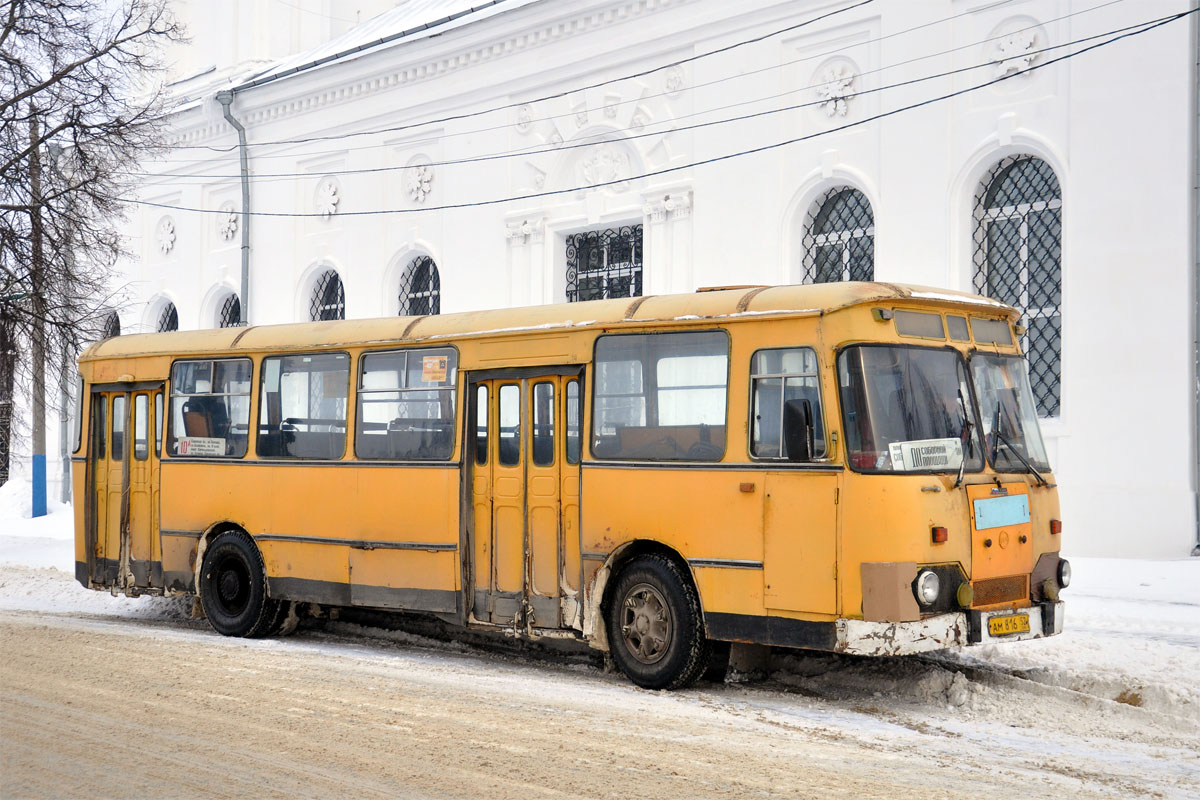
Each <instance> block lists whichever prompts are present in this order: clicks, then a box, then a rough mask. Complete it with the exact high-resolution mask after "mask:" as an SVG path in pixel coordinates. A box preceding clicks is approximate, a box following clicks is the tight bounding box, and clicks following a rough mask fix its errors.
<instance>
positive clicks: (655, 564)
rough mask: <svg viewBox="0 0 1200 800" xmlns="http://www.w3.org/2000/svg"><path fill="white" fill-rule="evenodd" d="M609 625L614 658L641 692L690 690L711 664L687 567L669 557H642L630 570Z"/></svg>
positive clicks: (612, 608) (621, 578)
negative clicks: (685, 569)
mask: <svg viewBox="0 0 1200 800" xmlns="http://www.w3.org/2000/svg"><path fill="white" fill-rule="evenodd" d="M607 623H608V642H609V647H610V649H611V650H612V656H613V659H614V660H615V661H616V662H617V666H618V667H620V668H621V671H622V672H624V673H625V675H626V676H627V677H628V678H629V679H630V680H631V681H633V682H634V683H636V684H637V685H638V686H641V687H642V688H645V689H679V688H682V687H685V686H689V685H691V684H692V683H694V682H695V680H696V679H697V678H699V677H700V675H701V674H702V673H703V672H704V670H705V668H706V667H707V666H708V649H709V648H708V640H707V638H706V637H705V636H704V622H703V620H702V618H701V615H700V598H699V596H698V595H697V594H696V589H695V587H694V586H693V585H692V582H691V581H690V580H689V579H688V576H687V575H686V574H685V573H684V571H683V569H682V568H681V567H680V566H679V565H678V564H676V563H675V562H674V561H672V560H671V559H669V558H667V557H665V556H661V555H644V556H639V557H637V558H635V559H633V560H632V561H630V562H629V564H627V565H626V566H625V568H624V569H623V570H622V571H621V573H620V576H619V577H618V578H617V583H616V585H615V587H614V589H613V594H612V603H611V605H610V607H609V611H608V619H607Z"/></svg>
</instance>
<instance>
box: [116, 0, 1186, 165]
mask: <svg viewBox="0 0 1200 800" xmlns="http://www.w3.org/2000/svg"><path fill="white" fill-rule="evenodd" d="M1113 2H1122V0H1113ZM1098 7H1099V6H1097V8H1098ZM1159 19H1160V20H1161V19H1166V18H1165V17H1161V18H1159ZM1155 21H1158V20H1150V21H1149V22H1155ZM1149 22H1140V23H1137V24H1136V25H1129V26H1126V27H1124V28H1117V29H1114V30H1110V31H1106V32H1104V33H1100V34H1095V35H1092V36H1085V37H1081V38H1079V39H1074V40H1072V41H1069V42H1063V43H1061V44H1056V45H1050V46H1047V47H1043V48H1041V49H1038V50H1028V51H1025V52H1024V53H1023V54H1022V55H1024V56H1036V55H1040V54H1042V53H1047V52H1051V51H1053V50H1061V49H1062V48H1064V47H1071V46H1073V45H1077V44H1081V43H1083V42H1088V41H1092V40H1094V39H1098V38H1101V37H1104V36H1111V35H1112V34H1114V33H1121V32H1124V31H1127V30H1133V29H1135V28H1140V27H1142V26H1143V25H1147V24H1149ZM1008 35H1011V34H1004V35H1003V36H997V37H991V38H989V39H983V40H982V41H979V42H972V43H970V44H965V45H961V46H959V47H956V48H951V49H949V50H943V51H940V52H938V53H932V54H928V55H924V56H918V57H916V58H911V59H908V60H906V61H901V62H898V63H896V64H891V65H888V66H886V67H878V68H876V69H873V70H868V71H866V72H863V73H861V75H860V77H861V76H866V75H873V74H877V73H881V72H884V71H887V70H890V69H895V68H897V67H902V66H906V65H908V64H912V63H915V62H917V61H923V60H926V59H929V58H935V57H937V56H942V55H947V54H949V53H952V52H956V51H958V50H963V49H968V48H973V47H977V46H979V45H980V44H984V43H986V42H990V41H995V40H997V39H1001V38H1004V36H1008ZM994 63H996V62H995V61H984V62H980V63H977V64H972V65H970V66H966V67H959V68H957V69H953V70H947V71H944V72H937V73H933V74H930V75H925V76H922V77H919V78H913V79H910V80H907V81H900V82H898V83H893V84H887V85H883V86H878V87H875V88H873V89H864V90H862V91H859V92H855V93H854V96H855V97H861V96H863V95H868V94H876V93H879V92H884V91H889V90H892V89H897V88H902V87H904V86H911V85H913V84H916V83H923V82H925V81H930V80H937V79H938V78H945V77H948V76H951V75H957V74H960V73H963V72H970V71H972V70H976V69H982V68H984V67H988V66H990V65H992V64H994ZM812 88H815V85H809V86H802V87H798V88H796V89H789V90H788V91H786V92H779V93H777V94H774V95H768V96H763V97H758V98H755V99H753V100H744V101H741V102H738V103H730V104H728V105H725V106H719V107H716V108H710V109H705V110H704V111H700V112H695V113H693V114H685V115H682V116H680V117H676V118H674V119H672V120H671V122H677V121H678V120H680V119H689V118H692V117H698V116H703V115H705V114H711V113H714V112H716V111H725V110H728V109H730V108H735V107H738V106H744V105H750V104H752V103H759V102H762V101H764V100H774V99H777V98H780V97H784V96H786V95H790V94H796V93H798V92H802V91H806V90H808V89H812ZM825 102H827V101H826V100H813V101H809V102H806V103H797V104H794V105H789V106H781V107H779V108H771V109H766V110H763V111H756V112H753V113H749V114H743V115H740V116H736V117H727V118H723V119H717V120H710V121H708V122H700V123H696V124H693V125H683V126H677V127H674V128H670V129H668V130H665V131H650V132H644V133H637V134H622V135H620V136H616V137H610V138H606V139H600V140H598V141H579V142H571V143H564V144H558V145H550V146H540V149H531V148H520V149H517V150H508V151H499V152H493V153H485V154H481V155H477V156H468V157H464V158H457V159H444V160H440V161H426V162H422V163H420V164H411V165H392V166H382V167H362V168H359V169H347V170H333V171H330V172H322V173H319V174H318V173H309V172H274V173H272V172H268V173H259V174H256V175H251V176H249V179H250V180H251V181H253V182H255V183H258V184H262V183H271V182H274V181H277V180H291V179H294V178H316V177H322V176H324V175H339V176H344V175H365V174H375V173H380V172H396V171H402V170H408V169H418V168H420V167H444V166H453V165H457V164H472V163H477V162H483V161H494V160H499V159H504V158H520V157H528V156H537V155H544V154H546V153H557V152H562V151H564V150H574V149H578V148H581V147H595V146H598V145H602V144H613V143H621V142H631V141H636V140H639V139H645V138H649V137H654V136H664V135H666V134H668V133H680V132H683V131H691V130H697V129H701V128H708V127H712V126H715V125H725V124H729V123H732V122H744V121H746V120H750V119H755V118H758V117H764V116H770V115H772V114H782V113H785V112H788V111H796V110H799V109H803V108H810V107H813V106H819V105H821V104H823V103H825ZM604 135H605V136H607V135H608V134H607V133H606V134H604ZM583 138H585V139H591V138H593V137H590V136H589V137H583ZM134 174H136V175H140V176H143V177H150V178H161V177H168V176H164V175H163V174H162V173H134ZM181 177H184V178H192V179H201V178H207V179H217V180H237V179H238V178H239V177H240V176H238V175H205V174H199V175H185V176H181ZM204 183H206V181H205V182H202V183H199V184H197V183H192V182H189V181H179V180H176V181H172V182H171V184H172V185H203V184H204Z"/></svg>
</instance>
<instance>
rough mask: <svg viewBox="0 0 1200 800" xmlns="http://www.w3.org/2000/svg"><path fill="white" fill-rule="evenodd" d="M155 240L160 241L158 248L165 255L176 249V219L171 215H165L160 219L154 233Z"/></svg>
mask: <svg viewBox="0 0 1200 800" xmlns="http://www.w3.org/2000/svg"><path fill="white" fill-rule="evenodd" d="M154 238H155V241H156V242H158V250H159V252H160V253H162V254H163V255H164V256H165V255H167V254H168V253H170V252H171V251H172V250H174V249H175V220H174V219H172V218H171V217H163V218H162V219H160V220H159V221H158V225H157V226H156V228H155V233H154Z"/></svg>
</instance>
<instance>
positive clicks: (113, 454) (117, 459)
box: [88, 385, 162, 588]
mask: <svg viewBox="0 0 1200 800" xmlns="http://www.w3.org/2000/svg"><path fill="white" fill-rule="evenodd" d="M136 388H137V389H145V391H112V390H108V389H106V390H104V391H97V392H94V393H93V395H92V442H91V447H90V449H89V454H88V458H89V459H90V466H91V473H92V486H91V493H92V503H93V505H92V514H91V521H90V527H91V531H90V532H91V537H90V539H91V546H90V550H89V560H90V564H89V574H90V575H91V579H92V581H93V583H96V584H98V585H101V586H116V587H118V588H125V587H127V586H137V587H143V588H145V587H149V586H151V585H152V577H154V576H153V570H152V564H153V563H154V562H155V555H156V551H157V547H156V540H157V533H158V531H157V527H158V514H157V506H158V499H157V497H158V491H157V487H158V453H157V451H156V448H155V447H154V446H153V442H154V438H152V437H153V431H154V419H153V417H152V415H151V408H152V404H153V402H154V398H155V395H156V394H157V393H159V392H161V391H162V386H161V385H157V386H145V387H143V386H141V385H138V386H137V387H136Z"/></svg>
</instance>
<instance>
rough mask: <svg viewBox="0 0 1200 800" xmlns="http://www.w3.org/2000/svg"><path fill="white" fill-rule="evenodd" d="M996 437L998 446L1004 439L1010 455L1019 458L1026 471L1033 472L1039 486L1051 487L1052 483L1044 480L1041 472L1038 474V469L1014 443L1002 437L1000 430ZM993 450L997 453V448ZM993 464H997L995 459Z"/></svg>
mask: <svg viewBox="0 0 1200 800" xmlns="http://www.w3.org/2000/svg"><path fill="white" fill-rule="evenodd" d="M995 436H996V444H997V445H999V444H1000V440H1001V439H1003V440H1004V444H1005V445H1006V446H1007V447H1008V452H1010V453H1012V454H1013V455H1014V456H1016V457H1017V459H1018V460H1019V461H1020V462H1021V463H1022V464H1024V465H1025V469H1027V470H1029V471H1030V472H1032V473H1033V477H1035V478H1037V479H1038V484H1039V485H1041V486H1049V485H1050V481H1048V480H1046V479H1045V478H1043V477H1042V473H1040V472H1038V471H1037V470H1036V469H1034V468H1033V464H1030V463H1029V459H1027V458H1026V457H1025V456H1023V455H1022V454H1021V451H1020V450H1018V449H1017V448H1015V447H1013V444H1012V442H1010V441H1009V440H1008V439H1005V438H1004V436H1003V435H1001V433H1000V431H999V430H998V429H997V430H996V432H995ZM992 450H993V452H995V448H992ZM992 463H993V464H995V463H996V459H995V458H994V457H993V458H992Z"/></svg>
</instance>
